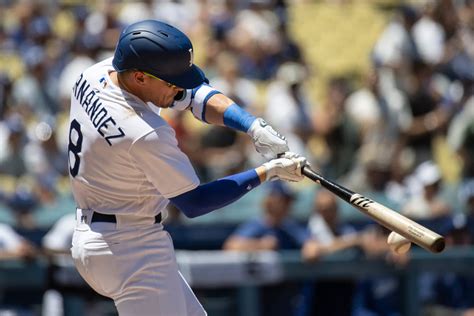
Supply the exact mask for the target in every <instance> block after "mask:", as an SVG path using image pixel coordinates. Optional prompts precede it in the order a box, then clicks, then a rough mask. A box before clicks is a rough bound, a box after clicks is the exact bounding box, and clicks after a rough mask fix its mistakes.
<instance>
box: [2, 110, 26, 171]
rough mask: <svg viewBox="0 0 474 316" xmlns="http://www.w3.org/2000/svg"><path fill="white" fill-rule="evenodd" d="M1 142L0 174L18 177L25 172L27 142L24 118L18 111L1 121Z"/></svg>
mask: <svg viewBox="0 0 474 316" xmlns="http://www.w3.org/2000/svg"><path fill="white" fill-rule="evenodd" d="M2 123H3V124H1V125H3V126H0V129H2V128H3V132H4V133H2V136H3V137H4V139H3V140H2V141H3V142H1V141H0V147H2V148H1V150H0V174H3V175H9V176H13V177H17V178H18V177H20V176H22V175H24V174H25V173H26V172H27V167H26V162H25V152H24V149H25V144H26V143H27V142H28V136H27V135H26V130H25V125H24V120H23V118H22V116H21V115H20V114H19V113H13V114H11V115H9V116H8V118H7V119H6V120H5V121H3V122H2Z"/></svg>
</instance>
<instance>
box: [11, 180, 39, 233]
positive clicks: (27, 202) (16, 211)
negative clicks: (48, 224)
mask: <svg viewBox="0 0 474 316" xmlns="http://www.w3.org/2000/svg"><path fill="white" fill-rule="evenodd" d="M7 206H8V207H9V208H10V210H11V212H12V213H13V215H14V216H15V218H16V225H17V226H18V227H19V228H22V229H27V230H29V229H34V228H35V222H34V219H33V212H34V210H35V209H36V208H37V207H38V199H37V197H36V196H35V195H34V193H33V191H32V190H31V189H30V188H29V187H28V186H27V185H23V184H19V185H18V186H17V188H16V189H15V191H14V192H13V193H12V194H11V195H10V196H8V197H7Z"/></svg>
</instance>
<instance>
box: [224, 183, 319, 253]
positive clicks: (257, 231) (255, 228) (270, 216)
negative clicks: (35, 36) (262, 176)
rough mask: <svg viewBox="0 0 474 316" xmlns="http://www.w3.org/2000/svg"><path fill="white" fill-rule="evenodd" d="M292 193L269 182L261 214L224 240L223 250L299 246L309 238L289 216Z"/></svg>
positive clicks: (302, 228)
mask: <svg viewBox="0 0 474 316" xmlns="http://www.w3.org/2000/svg"><path fill="white" fill-rule="evenodd" d="M294 199H295V194H294V193H293V191H292V190H291V189H290V187H289V186H288V185H286V184H285V183H283V182H281V181H274V182H270V183H269V187H268V191H267V193H266V196H265V197H264V199H263V202H262V208H263V214H262V216H261V217H259V218H255V219H251V220H249V221H248V222H246V223H243V224H242V225H241V226H239V227H238V228H237V230H236V231H235V232H234V233H233V234H232V235H231V236H230V237H229V238H228V239H227V240H226V241H225V243H224V249H225V250H240V251H255V250H288V249H301V247H302V246H303V244H304V243H305V242H306V241H308V240H309V238H310V235H309V232H308V231H307V230H306V229H305V228H304V227H303V226H301V225H299V224H298V223H297V222H296V221H295V220H294V219H292V218H291V216H290V212H291V206H292V204H293V201H294Z"/></svg>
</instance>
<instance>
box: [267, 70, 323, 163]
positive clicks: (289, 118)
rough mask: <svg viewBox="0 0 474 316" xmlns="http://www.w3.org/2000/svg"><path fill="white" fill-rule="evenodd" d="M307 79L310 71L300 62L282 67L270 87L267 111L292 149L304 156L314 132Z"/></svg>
mask: <svg viewBox="0 0 474 316" xmlns="http://www.w3.org/2000/svg"><path fill="white" fill-rule="evenodd" d="M307 78H308V72H307V69H306V68H305V67H304V65H302V64H300V63H297V62H286V63H283V64H282V65H280V67H279V68H278V71H277V75H276V80H275V81H273V82H272V83H270V84H269V86H268V88H267V93H266V109H265V118H266V119H267V120H268V122H269V123H270V124H272V126H275V128H277V129H278V130H279V131H281V133H283V134H284V135H285V137H286V138H287V139H288V145H289V146H290V148H292V150H294V151H295V152H298V153H301V154H302V155H305V157H308V154H307V152H306V144H307V143H308V141H309V138H310V137H311V136H312V135H313V132H314V130H313V124H312V119H311V115H310V113H311V112H310V111H311V108H313V104H311V103H310V101H309V98H308V91H307V90H306V89H305V85H304V84H305V82H306V81H307Z"/></svg>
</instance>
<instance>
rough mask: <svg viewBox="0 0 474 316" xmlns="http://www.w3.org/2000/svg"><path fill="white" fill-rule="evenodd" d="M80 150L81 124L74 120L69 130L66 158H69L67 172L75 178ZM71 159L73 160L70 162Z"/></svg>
mask: <svg viewBox="0 0 474 316" xmlns="http://www.w3.org/2000/svg"><path fill="white" fill-rule="evenodd" d="M81 150H82V132H81V124H79V122H78V121H76V120H75V119H74V120H73V121H72V122H71V127H70V128H69V145H68V151H69V152H68V156H69V172H70V173H71V176H73V177H75V176H77V174H78V173H79V164H80V163H81V158H80V157H79V153H80V152H81ZM72 159H73V160H72Z"/></svg>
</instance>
